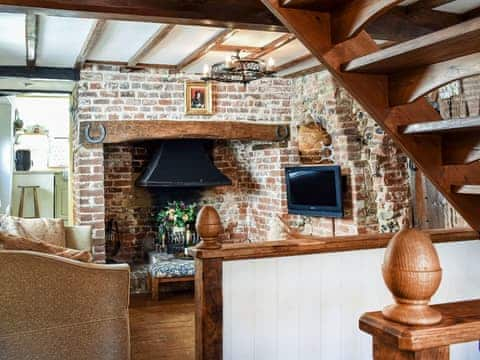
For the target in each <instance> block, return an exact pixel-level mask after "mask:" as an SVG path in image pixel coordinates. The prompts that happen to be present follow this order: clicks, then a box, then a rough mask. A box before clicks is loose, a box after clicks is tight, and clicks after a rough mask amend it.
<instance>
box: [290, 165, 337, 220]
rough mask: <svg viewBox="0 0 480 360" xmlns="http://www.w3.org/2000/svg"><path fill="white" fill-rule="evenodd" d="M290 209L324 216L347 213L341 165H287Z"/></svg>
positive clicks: (307, 214) (299, 212) (294, 211)
mask: <svg viewBox="0 0 480 360" xmlns="http://www.w3.org/2000/svg"><path fill="white" fill-rule="evenodd" d="M285 177H286V183H287V199H288V212H289V213H290V214H297V215H306V216H322V217H333V218H341V217H343V192H342V171H341V169H340V166H337V165H335V166H330V165H328V166H304V167H287V168H285Z"/></svg>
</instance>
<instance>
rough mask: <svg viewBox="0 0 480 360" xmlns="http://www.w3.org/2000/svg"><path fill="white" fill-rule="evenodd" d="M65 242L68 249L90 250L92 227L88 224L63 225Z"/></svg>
mask: <svg viewBox="0 0 480 360" xmlns="http://www.w3.org/2000/svg"><path fill="white" fill-rule="evenodd" d="M65 244H66V247H67V248H69V249H77V250H88V251H92V246H93V241H92V227H91V226H90V225H74V226H65Z"/></svg>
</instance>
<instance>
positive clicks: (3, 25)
mask: <svg viewBox="0 0 480 360" xmlns="http://www.w3.org/2000/svg"><path fill="white" fill-rule="evenodd" d="M26 63H27V62H26V58H25V15H23V14H2V13H0V66H4V65H12V66H15V65H16V66H22V65H26Z"/></svg>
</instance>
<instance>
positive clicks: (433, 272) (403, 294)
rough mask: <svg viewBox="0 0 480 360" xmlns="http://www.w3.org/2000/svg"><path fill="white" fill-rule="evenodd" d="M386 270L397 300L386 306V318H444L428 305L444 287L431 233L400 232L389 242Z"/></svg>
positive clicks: (414, 321) (415, 321) (416, 321)
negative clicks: (440, 287) (441, 286)
mask: <svg viewBox="0 0 480 360" xmlns="http://www.w3.org/2000/svg"><path fill="white" fill-rule="evenodd" d="M382 272H383V279H384V280H385V283H386V284H387V286H388V288H389V289H390V291H391V292H392V294H393V297H394V299H395V302H396V304H394V305H390V306H387V307H386V308H385V309H383V312H382V313H383V316H385V318H387V319H389V320H392V321H396V322H400V323H404V324H408V325H432V324H436V323H439V322H440V321H441V319H442V315H441V314H440V313H439V312H438V311H436V310H434V309H432V308H431V307H430V306H428V303H429V302H430V299H431V297H432V296H433V295H434V294H435V292H436V291H437V290H438V287H439V286H440V281H441V280H442V269H441V268H440V260H439V258H438V255H437V251H436V250H435V247H434V246H433V244H432V241H431V240H430V237H429V236H428V235H427V234H425V233H424V232H422V231H419V230H414V229H406V230H402V231H400V232H398V233H397V234H396V235H395V236H394V237H393V238H392V240H390V242H389V244H388V247H387V250H386V252H385V259H384V263H383V266H382Z"/></svg>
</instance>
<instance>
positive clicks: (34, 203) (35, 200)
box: [18, 185, 40, 218]
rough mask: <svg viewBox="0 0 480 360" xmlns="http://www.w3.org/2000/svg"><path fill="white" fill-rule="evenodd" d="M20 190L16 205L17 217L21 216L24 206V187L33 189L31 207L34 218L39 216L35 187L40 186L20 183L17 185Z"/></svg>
mask: <svg viewBox="0 0 480 360" xmlns="http://www.w3.org/2000/svg"><path fill="white" fill-rule="evenodd" d="M18 188H19V189H20V191H21V193H20V204H19V206H18V217H23V208H24V205H25V204H24V203H25V190H26V189H32V191H33V209H34V216H33V217H34V218H39V217H40V207H39V206H38V193H37V189H38V188H40V186H22V185H20V186H19V187H18Z"/></svg>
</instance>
